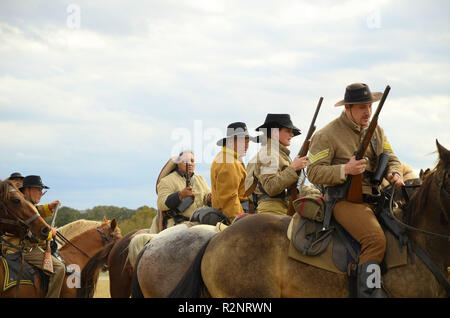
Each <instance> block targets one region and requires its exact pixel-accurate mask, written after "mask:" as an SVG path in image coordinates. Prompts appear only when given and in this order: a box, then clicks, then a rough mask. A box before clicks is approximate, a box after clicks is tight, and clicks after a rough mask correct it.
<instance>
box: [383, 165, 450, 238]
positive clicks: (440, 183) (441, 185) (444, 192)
mask: <svg viewBox="0 0 450 318" xmlns="http://www.w3.org/2000/svg"><path fill="white" fill-rule="evenodd" d="M447 173H448V169H445V170H444V173H443V175H442V177H440V178H438V179H436V178H434V180H435V181H436V185H437V186H438V187H439V188H440V193H439V206H440V209H441V215H443V216H444V218H445V220H446V221H447V223H448V215H447V213H448V212H447V210H446V208H445V205H444V203H443V202H442V195H444V196H445V197H446V200H449V197H450V196H449V194H448V192H447V190H446V189H445V177H446V175H447ZM430 177H431V176H430ZM433 177H434V176H433ZM394 193H395V187H394V186H392V193H391V195H390V201H389V211H390V214H391V216H392V217H393V219H394V220H395V221H396V222H397V223H399V224H400V225H402V226H403V227H405V228H406V229H408V230H411V231H414V232H418V233H422V234H426V235H430V236H434V237H438V238H441V239H444V240H447V241H448V242H450V236H449V235H445V234H439V233H434V232H430V231H425V230H422V229H419V228H417V227H414V226H412V225H409V224H406V223H404V222H402V221H400V220H399V219H398V218H397V217H396V216H395V214H394V212H393V199H394ZM403 195H405V192H403ZM406 200H407V208H406V211H410V206H409V198H408V197H406Z"/></svg>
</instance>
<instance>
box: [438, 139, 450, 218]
mask: <svg viewBox="0 0 450 318" xmlns="http://www.w3.org/2000/svg"><path fill="white" fill-rule="evenodd" d="M436 146H437V148H438V153H439V163H438V165H437V166H436V185H437V186H438V188H439V189H438V191H439V194H438V198H437V199H438V200H439V205H440V208H441V211H442V213H443V217H444V218H445V221H446V223H447V225H450V173H449V170H450V151H449V150H448V149H447V148H445V147H444V146H442V145H441V144H439V142H438V141H437V140H436Z"/></svg>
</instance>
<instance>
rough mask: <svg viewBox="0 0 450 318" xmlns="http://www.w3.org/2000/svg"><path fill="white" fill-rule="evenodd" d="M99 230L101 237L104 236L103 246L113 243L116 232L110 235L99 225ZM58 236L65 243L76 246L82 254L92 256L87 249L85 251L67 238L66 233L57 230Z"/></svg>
mask: <svg viewBox="0 0 450 318" xmlns="http://www.w3.org/2000/svg"><path fill="white" fill-rule="evenodd" d="M96 230H97V232H98V233H99V234H100V237H101V238H102V244H103V246H105V245H106V244H107V243H111V242H112V240H113V237H114V235H115V233H114V232H113V233H110V236H108V235H107V234H106V233H105V232H104V231H103V230H102V229H101V226H98V227H97V228H96ZM56 236H57V237H58V238H59V239H61V240H62V241H63V242H64V243H66V244H69V245H71V246H72V247H74V248H75V249H76V250H78V251H79V252H80V253H81V254H83V255H84V256H86V257H87V258H91V256H89V254H88V253H86V252H85V251H83V250H82V249H81V248H79V247H78V246H77V245H75V244H74V243H72V242H71V241H70V240H69V239H67V238H66V237H65V236H64V235H62V234H61V233H60V232H56Z"/></svg>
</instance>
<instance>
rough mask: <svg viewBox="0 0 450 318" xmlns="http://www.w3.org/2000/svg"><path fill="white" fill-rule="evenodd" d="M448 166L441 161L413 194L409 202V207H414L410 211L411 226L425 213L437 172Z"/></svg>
mask: <svg viewBox="0 0 450 318" xmlns="http://www.w3.org/2000/svg"><path fill="white" fill-rule="evenodd" d="M446 164H447V163H446V161H445V160H442V159H440V160H439V161H438V163H437V164H436V167H434V169H433V170H432V171H431V172H430V174H429V175H428V176H426V177H425V180H423V182H422V185H421V186H420V188H419V189H417V190H416V191H415V192H414V193H413V194H412V196H411V199H410V202H409V206H411V207H414V208H413V209H412V210H411V211H410V216H409V222H410V224H411V225H415V224H416V222H417V218H418V216H419V215H420V213H423V212H422V211H424V210H425V207H426V205H427V203H428V199H429V193H430V188H431V186H432V185H433V180H434V176H435V175H436V173H437V171H440V170H441V169H445V166H446Z"/></svg>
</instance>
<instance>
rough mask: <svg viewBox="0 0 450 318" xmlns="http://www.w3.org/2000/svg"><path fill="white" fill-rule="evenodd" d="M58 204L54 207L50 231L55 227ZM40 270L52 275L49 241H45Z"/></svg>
mask: <svg viewBox="0 0 450 318" xmlns="http://www.w3.org/2000/svg"><path fill="white" fill-rule="evenodd" d="M58 209H59V203H58V204H57V205H56V208H55V212H53V215H52V221H51V223H50V231H51V229H52V228H53V227H54V226H55V220H56V215H57V214H58ZM42 269H43V270H44V271H47V272H50V273H53V260H52V249H51V247H50V240H48V241H47V247H46V249H45V253H44V259H43V261H42Z"/></svg>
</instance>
